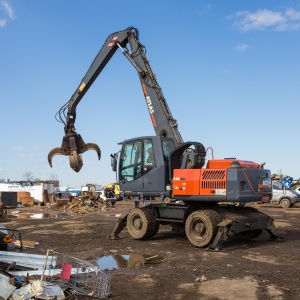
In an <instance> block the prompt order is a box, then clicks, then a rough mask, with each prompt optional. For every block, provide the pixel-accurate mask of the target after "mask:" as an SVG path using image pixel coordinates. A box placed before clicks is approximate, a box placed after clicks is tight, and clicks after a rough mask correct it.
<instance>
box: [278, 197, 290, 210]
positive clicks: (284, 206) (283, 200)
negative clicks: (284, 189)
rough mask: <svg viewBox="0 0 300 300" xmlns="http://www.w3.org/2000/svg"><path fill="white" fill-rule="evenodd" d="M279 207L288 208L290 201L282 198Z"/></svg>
mask: <svg viewBox="0 0 300 300" xmlns="http://www.w3.org/2000/svg"><path fill="white" fill-rule="evenodd" d="M280 205H281V207H283V208H289V207H291V201H290V200H289V199H288V198H282V199H281V201H280Z"/></svg>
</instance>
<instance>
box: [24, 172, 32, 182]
mask: <svg viewBox="0 0 300 300" xmlns="http://www.w3.org/2000/svg"><path fill="white" fill-rule="evenodd" d="M33 178H34V177H33V173H32V172H30V171H27V172H25V173H24V174H23V179H24V180H27V181H32V180H33Z"/></svg>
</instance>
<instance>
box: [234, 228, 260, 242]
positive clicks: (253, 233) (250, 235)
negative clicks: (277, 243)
mask: <svg viewBox="0 0 300 300" xmlns="http://www.w3.org/2000/svg"><path fill="white" fill-rule="evenodd" d="M262 232H263V230H262V229H255V230H250V231H242V232H239V233H237V234H236V235H235V236H234V237H235V238H236V239H237V240H240V241H245V240H251V239H255V238H257V237H258V236H260V235H261V233H262Z"/></svg>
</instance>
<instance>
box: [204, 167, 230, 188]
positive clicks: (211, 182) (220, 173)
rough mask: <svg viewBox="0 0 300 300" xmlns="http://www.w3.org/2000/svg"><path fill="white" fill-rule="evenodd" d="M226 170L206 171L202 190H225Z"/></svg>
mask: <svg viewBox="0 0 300 300" xmlns="http://www.w3.org/2000/svg"><path fill="white" fill-rule="evenodd" d="M225 179H226V171H225V170H205V171H204V172H203V173H202V180H201V188H202V189H225V188H226V180H225Z"/></svg>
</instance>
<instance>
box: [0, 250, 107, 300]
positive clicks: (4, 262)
mask: <svg viewBox="0 0 300 300" xmlns="http://www.w3.org/2000/svg"><path fill="white" fill-rule="evenodd" d="M50 253H51V255H49V254H50ZM110 284H111V277H110V276H107V275H106V274H104V273H103V272H101V271H100V270H99V269H98V268H97V267H96V266H94V265H92V264H91V263H89V262H86V261H84V260H81V259H78V258H75V257H72V256H69V255H66V254H63V253H59V252H55V251H52V250H48V251H47V254H46V255H35V254H25V253H13V252H7V251H0V299H5V300H24V299H53V300H54V299H76V298H77V297H76V295H77V296H79V295H81V296H89V297H96V298H107V297H109V295H110V292H109V289H110ZM74 296H75V297H74Z"/></svg>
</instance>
